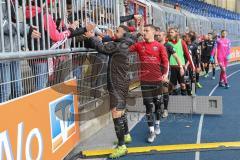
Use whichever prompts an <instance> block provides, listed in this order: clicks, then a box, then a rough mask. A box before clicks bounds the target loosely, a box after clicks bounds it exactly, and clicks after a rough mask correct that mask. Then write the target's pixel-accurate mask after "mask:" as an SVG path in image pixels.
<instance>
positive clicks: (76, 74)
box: [73, 66, 82, 80]
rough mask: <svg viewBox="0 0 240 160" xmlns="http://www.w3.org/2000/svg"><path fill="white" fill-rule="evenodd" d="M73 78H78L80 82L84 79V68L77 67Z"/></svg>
mask: <svg viewBox="0 0 240 160" xmlns="http://www.w3.org/2000/svg"><path fill="white" fill-rule="evenodd" d="M73 77H76V79H77V80H80V79H81V77H82V66H77V67H76V68H74V69H73Z"/></svg>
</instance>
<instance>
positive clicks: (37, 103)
mask: <svg viewBox="0 0 240 160" xmlns="http://www.w3.org/2000/svg"><path fill="white" fill-rule="evenodd" d="M69 86H70V87H69ZM73 88H76V82H75V80H71V81H68V82H66V83H63V84H59V85H56V86H54V87H51V88H46V89H44V90H42V91H39V92H36V93H33V94H30V95H27V96H23V97H21V98H18V99H16V100H13V101H10V102H7V103H3V104H1V105H0V122H1V124H0V159H1V160H2V159H7V160H25V159H26V160H60V159H63V158H64V157H65V156H66V155H67V154H68V153H69V152H70V151H71V150H72V149H73V147H74V146H75V145H76V144H77V143H78V142H79V141H80V130H79V124H78V121H77V116H76V115H77V114H78V107H77V97H76V95H74V92H75V91H74V89H73ZM60 90H61V92H59V91H60Z"/></svg>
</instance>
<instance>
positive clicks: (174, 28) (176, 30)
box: [168, 27, 179, 33]
mask: <svg viewBox="0 0 240 160" xmlns="http://www.w3.org/2000/svg"><path fill="white" fill-rule="evenodd" d="M171 30H174V31H175V32H177V33H179V30H178V28H177V27H169V28H168V32H170V31H171Z"/></svg>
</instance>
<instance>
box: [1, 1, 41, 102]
mask: <svg viewBox="0 0 240 160" xmlns="http://www.w3.org/2000/svg"><path fill="white" fill-rule="evenodd" d="M8 2H9V1H7V0H3V3H2V4H1V5H2V10H1V11H0V12H2V13H1V14H2V15H3V16H2V17H3V21H2V22H3V24H1V25H2V26H3V27H2V29H3V32H4V42H3V44H4V46H1V45H0V51H1V52H14V51H19V48H21V47H22V46H23V44H20V45H21V46H19V43H18V36H17V28H16V24H15V23H13V22H16V19H15V17H16V13H15V12H13V10H12V12H11V17H9V15H8V12H7V5H8ZM10 5H11V7H15V6H14V4H12V3H11V4H10ZM9 22H10V24H9ZM10 25H11V26H12V34H11V33H10V27H9V26H10ZM26 27H27V28H24V24H23V23H22V22H19V31H20V36H22V37H23V36H24V32H25V31H26V32H27V33H28V35H29V36H30V37H32V38H40V37H41V36H40V33H39V32H37V31H36V27H30V26H26ZM10 37H12V42H13V43H12V45H11V43H10ZM0 82H1V85H0V103H1V102H5V101H7V100H9V99H11V98H16V97H19V96H21V95H22V92H23V89H22V82H21V66H20V61H11V62H1V63H0Z"/></svg>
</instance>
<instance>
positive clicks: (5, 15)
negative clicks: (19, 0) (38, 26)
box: [0, 0, 31, 52]
mask: <svg viewBox="0 0 240 160" xmlns="http://www.w3.org/2000/svg"><path fill="white" fill-rule="evenodd" d="M0 7H1V10H0V14H1V15H2V18H3V20H2V24H1V29H0V32H1V30H2V31H3V38H4V44H3V45H4V51H5V52H10V51H11V43H10V37H12V42H13V43H12V44H13V45H12V51H13V52H15V51H18V50H19V48H21V46H23V45H24V44H23V38H22V37H23V36H24V32H25V31H26V32H27V33H29V34H31V33H30V27H29V26H28V25H26V29H25V28H24V23H23V22H19V23H18V24H19V32H20V46H19V43H18V36H17V24H16V23H13V20H12V18H15V13H12V12H11V16H12V17H8V10H7V1H6V0H3V1H2V2H1V3H0ZM9 22H10V23H9ZM10 25H11V26H12V35H10V27H9V26H10ZM0 35H1V33H0ZM0 51H1V52H2V51H3V47H2V43H0Z"/></svg>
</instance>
